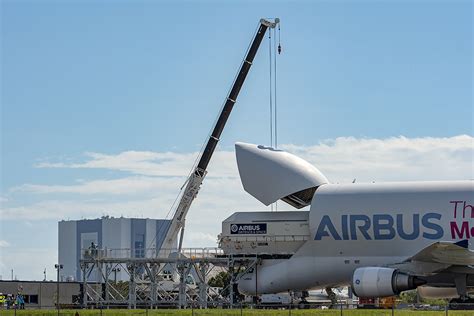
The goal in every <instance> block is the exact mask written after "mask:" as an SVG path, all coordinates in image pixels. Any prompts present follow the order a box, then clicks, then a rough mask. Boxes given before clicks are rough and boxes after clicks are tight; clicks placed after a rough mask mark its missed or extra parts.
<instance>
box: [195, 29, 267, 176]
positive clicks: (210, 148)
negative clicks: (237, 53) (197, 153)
mask: <svg viewBox="0 0 474 316" xmlns="http://www.w3.org/2000/svg"><path fill="white" fill-rule="evenodd" d="M267 28H268V26H267V25H265V24H263V23H261V24H260V27H259V29H258V31H257V34H256V35H255V38H254V40H253V42H252V45H251V46H250V49H249V50H248V53H247V56H246V57H245V59H244V62H243V63H242V66H241V67H240V70H239V74H238V76H237V78H236V79H235V81H234V84H233V86H232V89H231V90H230V93H229V96H228V97H227V99H226V102H225V104H224V107H223V108H222V112H221V114H220V115H219V119H218V120H217V123H216V126H215V127H214V130H213V131H212V134H211V136H210V137H209V140H208V142H207V144H206V148H205V149H204V151H203V153H202V156H201V159H200V160H199V163H198V166H197V169H196V171H195V172H196V173H200V172H202V170H206V169H207V166H208V164H209V161H210V160H211V157H212V154H213V153H214V150H215V149H216V146H217V143H218V141H219V138H220V136H221V134H222V131H223V130H224V126H225V124H226V122H227V119H228V118H229V115H230V112H232V109H233V107H234V104H235V102H236V101H237V97H238V95H239V92H240V89H241V88H242V85H243V84H244V81H245V78H246V77H247V74H248V73H249V70H250V67H251V66H252V62H253V60H254V58H255V55H256V54H257V51H258V47H259V46H260V44H261V42H262V40H263V37H264V36H265V32H266V31H267Z"/></svg>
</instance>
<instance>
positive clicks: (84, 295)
mask: <svg viewBox="0 0 474 316" xmlns="http://www.w3.org/2000/svg"><path fill="white" fill-rule="evenodd" d="M87 268H88V265H87V263H82V264H81V270H82V305H83V307H84V308H87Z"/></svg>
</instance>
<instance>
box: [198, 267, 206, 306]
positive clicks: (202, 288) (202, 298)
mask: <svg viewBox="0 0 474 316" xmlns="http://www.w3.org/2000/svg"><path fill="white" fill-rule="evenodd" d="M208 266H209V264H208V263H205V262H201V264H200V266H199V268H200V269H199V271H197V269H196V273H200V274H201V275H200V277H199V281H200V282H199V306H200V307H201V308H207V287H208V285H207V283H206V273H207V268H208Z"/></svg>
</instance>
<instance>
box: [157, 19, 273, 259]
mask: <svg viewBox="0 0 474 316" xmlns="http://www.w3.org/2000/svg"><path fill="white" fill-rule="evenodd" d="M278 23H280V19H278V18H275V19H274V20H273V21H268V20H266V19H261V20H260V26H259V28H258V30H257V33H256V34H255V37H254V38H253V40H252V43H251V45H250V48H249V49H248V51H247V55H246V57H245V59H244V61H243V62H242V65H241V66H240V69H239V72H238V74H237V77H236V79H235V81H234V83H233V85H232V88H231V90H230V93H229V94H228V96H227V98H226V100H225V103H224V106H223V108H222V111H221V113H220V115H219V118H218V120H217V122H216V125H215V126H214V129H213V131H212V133H211V135H210V136H209V140H208V141H207V144H206V147H205V149H204V151H203V152H202V154H201V157H200V159H199V163H198V164H197V166H196V167H195V168H194V170H193V172H192V173H191V175H190V176H189V178H188V179H187V181H186V187H185V189H184V191H183V193H182V195H181V199H180V200H179V203H178V206H177V208H176V211H175V213H174V216H173V219H172V221H171V223H170V224H169V226H168V228H167V232H166V235H165V238H164V239H163V242H162V245H161V247H160V249H172V248H173V247H174V245H175V242H176V238H177V237H178V234H179V235H180V237H179V246H178V254H179V253H180V252H181V249H182V245H183V237H184V225H185V220H186V215H187V213H188V211H189V208H190V207H191V203H192V202H193V200H194V199H195V198H196V196H197V194H198V192H199V188H200V187H201V184H202V182H203V180H204V177H205V176H206V174H207V171H206V169H207V166H208V164H209V161H210V160H211V157H212V155H213V153H214V151H215V149H216V146H217V143H218V142H219V138H220V136H221V134H222V131H223V130H224V127H225V124H226V122H227V119H228V118H229V115H230V113H231V111H232V109H233V107H234V105H235V102H236V101H237V97H238V95H239V92H240V89H241V88H242V85H243V84H244V81H245V78H246V77H247V74H248V72H249V70H250V67H251V66H252V62H253V60H254V58H255V55H256V54H257V51H258V48H259V47H260V44H261V42H262V40H263V37H264V36H265V33H266V31H267V29H268V28H275V27H276V26H277V25H278Z"/></svg>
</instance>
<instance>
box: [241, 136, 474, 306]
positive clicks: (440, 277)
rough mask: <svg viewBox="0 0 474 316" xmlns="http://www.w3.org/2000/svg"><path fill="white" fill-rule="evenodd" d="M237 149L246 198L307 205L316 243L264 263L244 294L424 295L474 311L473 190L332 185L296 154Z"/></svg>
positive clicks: (453, 184)
mask: <svg viewBox="0 0 474 316" xmlns="http://www.w3.org/2000/svg"><path fill="white" fill-rule="evenodd" d="M235 149H236V156H237V164H238V169H239V173H240V178H241V181H242V185H243V187H244V189H245V191H247V192H248V193H249V194H251V195H252V196H254V197H255V198H256V199H257V200H259V201H260V202H262V203H263V204H265V205H270V204H271V203H274V202H276V201H277V200H279V199H281V200H283V201H285V202H287V203H289V204H290V205H292V206H293V207H295V208H298V209H299V208H303V207H305V206H310V211H309V218H308V221H309V238H308V239H307V240H306V241H305V242H303V243H302V244H301V245H300V246H298V247H299V248H297V250H296V251H295V252H294V254H293V255H291V257H289V258H285V259H281V258H275V259H273V258H268V259H263V260H262V261H261V262H260V264H259V265H258V266H257V268H256V269H251V270H250V271H249V272H248V273H247V274H245V275H243V277H242V278H241V279H240V281H239V284H238V287H239V290H240V291H241V292H243V293H245V294H248V295H257V294H266V293H280V292H285V291H290V290H291V291H304V290H307V289H312V288H324V287H334V286H343V285H350V286H352V289H353V291H354V293H355V294H356V295H357V296H359V297H384V296H392V295H396V294H399V293H401V292H402V291H405V290H411V289H416V288H417V287H419V286H422V291H420V293H425V295H426V296H430V297H433V296H436V297H453V294H454V295H455V296H457V297H458V300H460V301H462V302H473V300H472V299H469V292H472V291H473V290H474V251H473V243H472V240H473V239H472V236H474V181H439V182H398V183H370V184H362V183H360V184H359V183H352V184H332V183H330V182H329V181H328V180H327V178H326V177H325V176H324V175H323V174H322V173H321V172H320V171H319V170H318V169H317V168H316V167H314V166H313V165H311V164H310V163H308V162H307V161H305V160H303V159H301V158H299V157H296V156H294V155H292V154H290V153H287V152H284V151H281V150H276V149H273V148H270V147H264V146H258V145H253V144H246V143H237V144H236V145H235ZM266 225H267V224H265V227H266ZM235 227H236V230H237V229H240V228H239V227H238V226H235Z"/></svg>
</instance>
